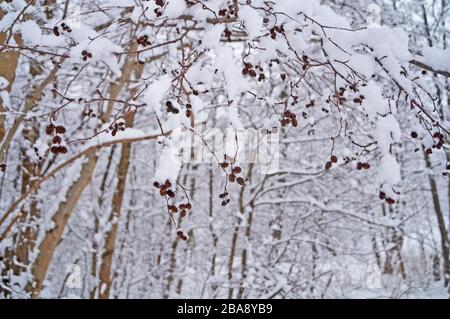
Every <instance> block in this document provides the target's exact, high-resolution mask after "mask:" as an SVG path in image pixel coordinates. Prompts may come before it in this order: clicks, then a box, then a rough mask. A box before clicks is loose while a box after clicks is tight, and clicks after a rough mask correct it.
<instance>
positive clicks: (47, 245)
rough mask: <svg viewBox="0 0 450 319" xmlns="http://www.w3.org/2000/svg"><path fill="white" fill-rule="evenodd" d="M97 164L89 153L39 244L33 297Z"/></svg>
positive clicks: (40, 287)
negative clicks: (52, 226) (51, 224)
mask: <svg viewBox="0 0 450 319" xmlns="http://www.w3.org/2000/svg"><path fill="white" fill-rule="evenodd" d="M96 164H97V155H96V154H91V155H89V156H88V158H87V162H85V163H84V164H83V166H82V169H81V173H80V177H79V178H78V179H77V180H76V181H75V182H74V183H73V184H72V185H71V186H70V188H69V190H68V191H67V195H66V201H64V202H63V203H61V205H60V206H59V209H58V211H57V213H56V214H55V215H54V216H53V218H52V221H53V223H54V225H55V226H54V228H53V229H51V230H49V231H47V232H46V234H45V237H44V239H43V240H42V242H41V243H40V245H39V248H38V251H39V253H38V256H37V258H36V260H35V261H34V264H33V266H32V271H31V273H32V276H33V281H32V282H30V283H29V284H28V287H27V291H28V292H29V293H30V294H31V297H32V298H37V297H38V296H39V293H40V292H41V290H42V288H43V285H44V280H45V277H46V275H47V271H48V267H49V265H50V262H51V260H52V257H53V254H54V252H55V249H56V247H57V246H58V244H59V242H60V240H61V237H62V235H63V233H64V229H65V227H66V225H67V222H68V221H69V218H70V215H71V214H72V212H73V210H74V209H75V207H76V205H77V203H78V200H79V199H80V197H81V194H82V193H83V190H84V189H85V188H86V186H87V185H88V184H89V182H90V181H91V176H92V174H93V172H94V170H95V166H96Z"/></svg>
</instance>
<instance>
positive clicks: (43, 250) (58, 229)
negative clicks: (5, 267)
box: [27, 42, 137, 298]
mask: <svg viewBox="0 0 450 319" xmlns="http://www.w3.org/2000/svg"><path fill="white" fill-rule="evenodd" d="M136 45H137V44H136V43H135V42H133V44H132V45H131V49H130V51H134V50H135V49H136ZM135 63H136V62H135V61H134V60H133V58H132V56H130V55H129V56H127V58H126V61H125V63H124V66H123V68H122V76H121V77H120V78H119V79H118V80H117V81H116V82H114V83H113V84H112V85H111V87H110V90H109V98H110V100H109V103H108V107H107V111H106V113H107V114H108V115H109V116H102V122H103V123H106V122H108V121H109V117H110V115H111V113H112V110H113V106H114V100H115V99H116V98H117V97H118V95H119V93H120V92H121V90H122V88H123V87H124V85H125V84H126V83H127V82H128V81H129V79H130V76H131V73H132V71H133V69H134V64H135ZM97 160H98V155H97V154H95V153H91V154H89V155H88V156H87V161H86V162H85V163H84V164H83V166H82V168H81V172H80V176H79V177H78V178H77V179H76V180H75V181H74V182H73V184H72V185H71V186H70V187H69V191H68V192H67V195H66V200H65V201H64V202H62V203H61V204H60V206H59V208H58V210H57V212H56V213H55V215H54V216H53V219H52V220H53V222H54V225H55V227H54V228H53V229H52V230H50V231H47V232H46V234H45V236H44V238H43V240H42V242H41V243H40V245H39V249H38V255H37V257H36V260H35V261H34V264H33V266H32V275H33V280H32V281H31V282H30V283H29V284H28V287H27V291H28V292H29V293H30V294H31V297H32V298H37V297H38V296H39V293H40V292H41V290H42V288H43V282H44V280H45V277H46V275H47V271H48V267H49V265H50V262H51V259H52V257H53V254H54V252H55V249H56V247H57V245H58V244H59V242H60V240H61V237H62V235H63V232H64V229H65V226H66V224H67V222H68V220H69V218H70V216H71V214H72V212H73V210H74V209H75V207H76V205H77V203H78V200H79V199H80V197H81V194H82V193H83V191H84V189H85V188H86V186H87V185H88V184H89V182H90V180H91V178H92V175H93V173H94V170H95V166H96V164H97Z"/></svg>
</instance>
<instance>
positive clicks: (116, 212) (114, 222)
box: [98, 115, 134, 299]
mask: <svg viewBox="0 0 450 319" xmlns="http://www.w3.org/2000/svg"><path fill="white" fill-rule="evenodd" d="M133 120H134V115H130V116H129V117H128V118H127V119H126V121H125V123H126V124H125V125H126V126H127V127H131V126H133ZM130 157H131V143H124V144H123V145H122V150H121V154H120V162H119V171H118V181H117V188H116V191H115V192H114V196H113V200H112V212H111V215H110V217H109V223H110V224H111V227H110V230H109V231H108V232H107V233H106V239H105V246H104V249H103V254H102V260H101V265H100V272H99V278H100V289H99V296H98V297H99V299H108V298H109V294H110V291H111V285H112V280H113V278H112V277H111V266H112V261H113V256H114V249H115V245H116V237H117V229H118V228H119V220H120V215H121V212H122V202H123V196H124V193H125V185H126V179H127V175H128V168H129V166H130Z"/></svg>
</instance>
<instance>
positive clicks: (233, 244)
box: [228, 164, 253, 299]
mask: <svg viewBox="0 0 450 319" xmlns="http://www.w3.org/2000/svg"><path fill="white" fill-rule="evenodd" d="M252 170H253V164H250V166H249V169H248V172H247V178H246V183H245V184H244V186H242V188H241V190H240V192H239V212H240V217H239V220H238V221H236V224H235V226H234V230H233V236H232V238H231V251H230V257H229V259H228V284H229V285H230V287H229V288H228V299H233V292H234V288H233V283H232V280H233V266H234V259H235V258H236V251H237V244H238V238H239V230H240V227H241V224H242V221H243V218H244V213H245V211H244V191H245V188H246V186H247V185H248V183H249V182H250V178H251V176H252Z"/></svg>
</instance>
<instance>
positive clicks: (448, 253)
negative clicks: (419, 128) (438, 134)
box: [423, 149, 450, 287]
mask: <svg viewBox="0 0 450 319" xmlns="http://www.w3.org/2000/svg"><path fill="white" fill-rule="evenodd" d="M423 153H424V157H425V164H426V167H427V169H431V161H430V157H429V156H428V154H426V153H425V150H424V149H423ZM428 180H429V183H430V188H431V196H432V198H433V206H434V212H435V214H436V220H437V224H438V228H439V234H440V238H441V250H442V251H441V254H442V267H443V269H442V273H443V275H444V284H445V286H446V287H448V286H449V281H450V259H449V257H450V249H449V241H448V233H447V228H446V226H445V217H444V214H443V212H442V208H441V203H440V200H439V193H438V188H437V184H436V180H435V179H434V178H433V177H432V175H431V174H430V175H428Z"/></svg>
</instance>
